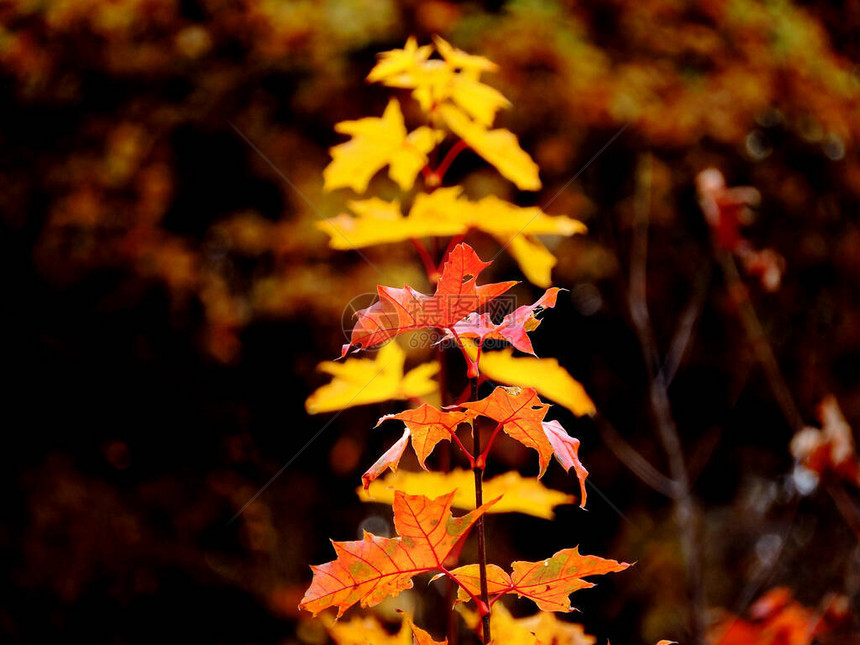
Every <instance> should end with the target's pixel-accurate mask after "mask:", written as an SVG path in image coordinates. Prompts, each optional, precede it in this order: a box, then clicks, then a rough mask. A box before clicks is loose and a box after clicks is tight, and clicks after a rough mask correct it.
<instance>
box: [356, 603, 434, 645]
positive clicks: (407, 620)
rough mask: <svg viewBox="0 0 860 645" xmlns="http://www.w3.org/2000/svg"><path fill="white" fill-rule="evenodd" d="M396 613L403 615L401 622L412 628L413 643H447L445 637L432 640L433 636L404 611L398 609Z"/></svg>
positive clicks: (428, 644) (423, 644) (422, 644)
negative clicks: (418, 625) (440, 639)
mask: <svg viewBox="0 0 860 645" xmlns="http://www.w3.org/2000/svg"><path fill="white" fill-rule="evenodd" d="M397 613H398V614H400V615H401V616H403V624H404V625H407V626H408V627H409V629H411V630H412V638H413V641H412V642H413V644H414V645H448V639H447V638H446V639H444V640H442V641H436V640H433V637H432V636H430V634H428V633H427V632H425V631H424V630H423V629H421V628H420V627H417V626H416V625H415V623H414V622H413V621H412V618H411V617H410V616H409V614H407V613H406V612H404V611H401V610H399V609H398V610H397ZM373 645H376V643H373Z"/></svg>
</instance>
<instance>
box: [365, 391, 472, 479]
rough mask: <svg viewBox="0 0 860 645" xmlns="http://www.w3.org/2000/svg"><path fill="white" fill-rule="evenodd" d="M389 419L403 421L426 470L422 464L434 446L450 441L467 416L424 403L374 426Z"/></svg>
mask: <svg viewBox="0 0 860 645" xmlns="http://www.w3.org/2000/svg"><path fill="white" fill-rule="evenodd" d="M389 419H396V420H399V421H403V423H404V424H406V429H407V431H409V432H411V434H412V448H413V449H414V450H415V454H416V456H417V457H418V463H419V465H420V466H421V467H422V468H424V469H425V470H426V466H425V465H424V462H425V461H426V460H427V457H428V456H430V453H432V452H433V448H435V447H436V444H437V443H439V442H440V441H450V439H451V435H452V434H453V433H454V432H456V431H457V426H458V425H460V424H461V423H464V422H466V421H468V420H469V415H467V414H466V413H464V412H458V411H449V410H440V409H439V408H436V407H434V406H432V405H429V404H426V403H425V404H423V405H421V406H419V407H418V408H415V409H413V410H406V411H405V412H400V413H399V414H387V415H385V416H384V417H382V418H381V419H380V420H379V422H378V423H377V424H376V425H377V426H378V425H379V424H380V423H382V422H383V421H387V420H389ZM365 488H367V486H365ZM445 492H447V491H445Z"/></svg>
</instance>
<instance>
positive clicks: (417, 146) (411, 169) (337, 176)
mask: <svg viewBox="0 0 860 645" xmlns="http://www.w3.org/2000/svg"><path fill="white" fill-rule="evenodd" d="M335 130H336V131H337V132H340V133H341V134H348V135H350V136H352V139H351V140H350V141H347V142H346V143H341V144H339V145H337V146H334V147H333V148H332V149H331V151H330V152H331V156H332V161H331V163H330V164H329V165H328V166H326V168H325V170H324V171H323V179H324V182H325V184H324V187H325V190H334V189H335V188H345V187H346V188H352V189H353V190H355V191H356V192H358V193H363V192H364V191H365V190H367V184H368V183H369V182H370V178H371V177H373V175H375V174H376V173H377V171H379V170H381V169H382V168H384V167H385V166H389V168H388V174H389V176H390V177H391V178H392V179H393V180H394V181H396V182H397V183H398V185H399V186H400V188H401V190H409V189H410V188H412V186H413V184H414V183H415V177H416V176H417V175H418V173H419V172H420V171H421V168H423V167H424V166H425V165H426V164H427V153H429V152H430V151H431V150H432V149H433V148H434V147H436V144H437V143H439V141H440V140H441V137H443V136H444V133H442V132H439V131H436V130H433V129H432V128H428V127H426V126H421V127H420V128H418V129H416V130H413V131H412V132H410V133H408V134H407V131H406V125H405V124H404V121H403V113H402V112H401V111H400V103H398V102H397V100H396V99H391V100H390V101H389V102H388V106H387V107H386V108H385V112H384V113H383V115H382V118H377V117H367V118H364V119H358V120H357V121H341V122H340V123H338V124H337V125H335Z"/></svg>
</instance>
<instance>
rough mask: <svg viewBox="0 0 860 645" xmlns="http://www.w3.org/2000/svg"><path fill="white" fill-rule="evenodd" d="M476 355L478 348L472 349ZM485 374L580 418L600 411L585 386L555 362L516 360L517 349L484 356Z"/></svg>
mask: <svg viewBox="0 0 860 645" xmlns="http://www.w3.org/2000/svg"><path fill="white" fill-rule="evenodd" d="M470 353H472V355H475V354H474V347H472V348H471V349H470ZM480 368H481V372H482V373H483V374H484V376H486V377H488V378H489V379H491V380H493V381H496V382H498V383H507V384H519V385H522V386H524V387H533V388H535V389H536V390H537V391H538V393H539V394H540V395H541V396H544V397H546V398H548V399H551V400H552V401H555V402H556V403H558V404H560V405H563V406H564V407H566V408H567V409H568V410H570V411H571V412H573V413H574V414H575V415H576V416H583V415H585V414H589V415H591V414H594V413H595V412H596V411H597V409H596V408H595V407H594V403H593V402H592V400H591V398H589V396H588V394H587V393H586V392H585V388H584V387H582V384H581V383H580V382H579V381H577V380H576V379H574V378H573V377H572V376H571V375H570V374H569V373H568V372H567V370H566V369H564V368H563V367H562V366H561V365H559V363H558V361H557V360H556V359H554V358H534V357H531V356H522V357H520V356H517V357H515V356H513V349H512V348H506V349H503V350H500V351H494V352H484V353H483V354H481V365H480Z"/></svg>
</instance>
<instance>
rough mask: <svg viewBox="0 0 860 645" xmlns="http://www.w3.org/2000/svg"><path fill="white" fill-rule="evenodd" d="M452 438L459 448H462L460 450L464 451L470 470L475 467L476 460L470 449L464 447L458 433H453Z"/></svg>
mask: <svg viewBox="0 0 860 645" xmlns="http://www.w3.org/2000/svg"><path fill="white" fill-rule="evenodd" d="M451 438H452V439H453V440H454V443H456V444H457V445H458V446H460V450H462V451H463V454H464V455H466V459H468V460H469V468H474V467H475V458H474V457H473V456H472V453H470V452H469V449H468V448H466V446H464V445H463V442H462V441H460V437H458V436H457V433H456V432H451Z"/></svg>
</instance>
